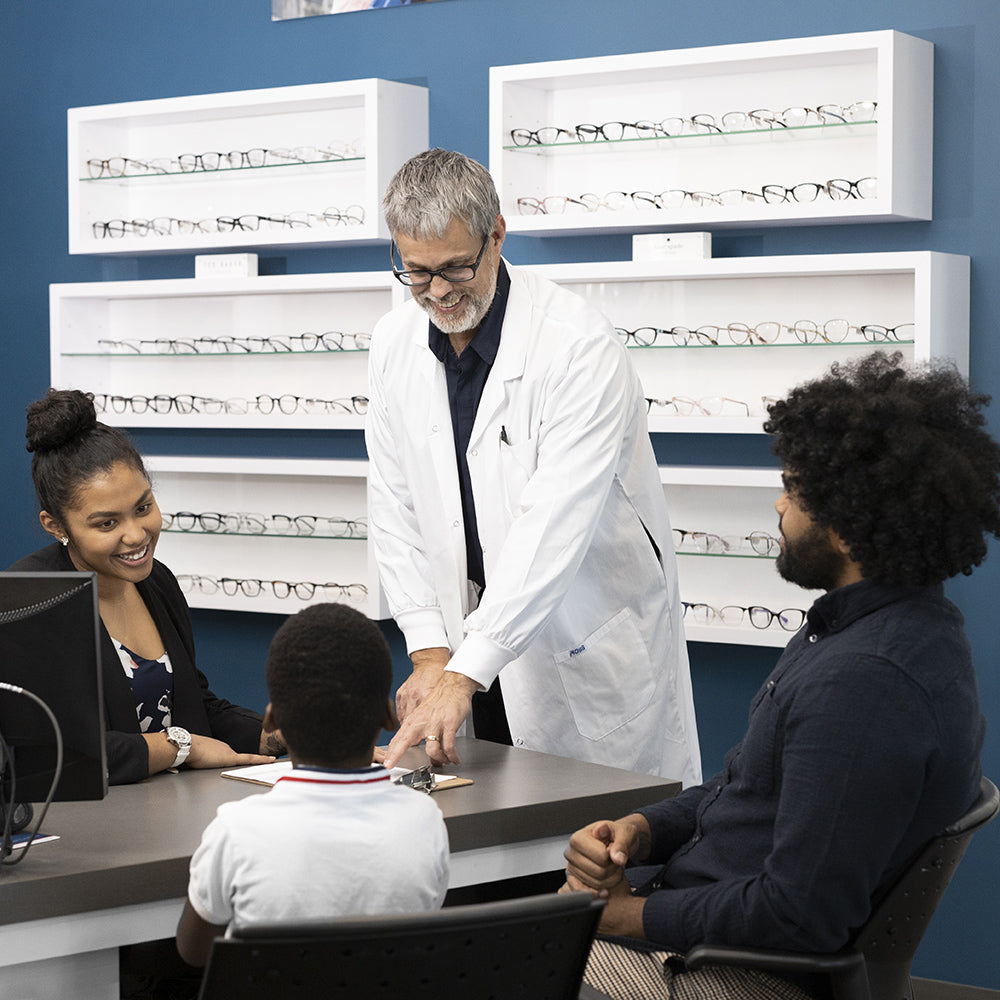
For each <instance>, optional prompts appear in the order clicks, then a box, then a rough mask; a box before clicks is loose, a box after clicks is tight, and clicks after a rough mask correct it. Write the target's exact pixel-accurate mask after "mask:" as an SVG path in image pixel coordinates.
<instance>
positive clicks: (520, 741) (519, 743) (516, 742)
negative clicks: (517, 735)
mask: <svg viewBox="0 0 1000 1000" xmlns="http://www.w3.org/2000/svg"><path fill="white" fill-rule="evenodd" d="M514 746H516V747H523V746H524V740H514Z"/></svg>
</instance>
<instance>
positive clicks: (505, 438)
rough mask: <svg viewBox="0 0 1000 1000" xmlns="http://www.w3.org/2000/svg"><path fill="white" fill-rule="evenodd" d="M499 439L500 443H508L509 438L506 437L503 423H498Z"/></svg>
mask: <svg viewBox="0 0 1000 1000" xmlns="http://www.w3.org/2000/svg"><path fill="white" fill-rule="evenodd" d="M500 441H501V443H502V444H510V440H509V439H508V437H507V428H506V427H504V425H503V424H501V425H500Z"/></svg>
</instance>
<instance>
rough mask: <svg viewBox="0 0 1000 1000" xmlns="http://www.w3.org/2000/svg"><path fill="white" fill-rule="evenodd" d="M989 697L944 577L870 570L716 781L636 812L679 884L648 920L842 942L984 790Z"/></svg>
mask: <svg viewBox="0 0 1000 1000" xmlns="http://www.w3.org/2000/svg"><path fill="white" fill-rule="evenodd" d="M984 729H985V721H984V719H983V717H982V715H981V713H980V709H979V699H978V692H977V685H976V678H975V674H974V672H973V668H972V659H971V652H970V648H969V644H968V641H967V639H966V637H965V632H964V628H963V619H962V615H961V613H960V612H959V610H958V609H957V608H956V607H955V606H954V605H953V604H952V603H951V602H950V601H948V600H947V599H946V598H945V597H944V591H943V588H942V587H941V586H940V585H938V586H933V587H926V588H925V587H909V588H900V587H893V586H888V585H881V584H876V583H872V582H869V581H862V582H860V583H856V584H852V585H851V586H848V587H842V588H839V589H837V590H833V591H830V592H829V593H828V594H825V595H824V596H823V597H821V598H819V600H817V601H816V602H815V604H814V605H813V606H812V608H811V609H810V611H809V615H808V617H807V620H806V624H805V625H804V626H803V628H802V629H801V630H800V631H799V632H798V633H796V635H795V636H793V637H792V640H791V642H789V644H788V646H787V648H786V649H785V651H784V653H783V654H782V655H781V658H780V659H779V660H778V663H777V665H776V666H775V668H774V670H773V671H772V673H771V675H770V677H769V678H768V679H767V681H766V682H765V684H764V686H763V687H762V688H761V689H760V691H759V692H758V693H757V695H756V697H755V698H754V700H753V702H752V704H751V708H750V721H749V725H748V728H747V731H746V735H745V737H744V738H743V741H742V742H741V743H740V744H739V745H738V746H736V747H735V748H734V749H733V750H731V751H730V752H729V754H728V755H727V756H726V761H725V767H724V769H723V770H722V771H721V772H720V773H719V774H717V775H716V776H715V777H714V778H712V779H711V780H710V781H707V782H705V783H704V784H703V785H700V786H697V787H695V788H689V789H687V790H686V791H684V792H682V793H681V794H680V795H679V796H677V797H676V798H674V799H666V800H664V801H663V802H661V803H658V804H657V805H653V806H649V807H647V808H644V809H640V810H638V811H639V812H641V813H642V814H643V815H644V816H645V817H646V819H647V820H648V822H649V824H650V828H651V831H652V851H651V857H650V861H651V862H654V863H657V864H664V863H665V865H666V867H665V869H664V871H663V880H664V882H663V884H664V888H663V889H662V890H661V891H656V892H654V893H653V894H652V895H651V896H650V897H649V899H647V901H646V904H645V909H644V911H643V925H644V931H645V934H646V936H647V937H648V938H649V939H650V940H653V941H656V942H659V943H661V944H663V945H665V946H668V947H669V948H672V949H675V950H677V951H680V952H684V951H687V950H688V949H689V948H690V947H691V946H692V945H694V944H696V943H697V942H700V941H706V942H712V943H725V944H731V945H749V946H756V947H765V948H787V949H792V950H804V951H819V952H830V951H835V950H837V949H838V948H840V947H841V946H842V945H843V944H844V943H845V942H846V940H847V937H848V934H849V931H850V929H852V928H854V927H857V926H859V925H860V924H861V923H862V922H863V921H864V920H865V919H866V918H867V916H868V911H869V903H870V900H871V898H872V896H873V895H874V893H875V891H876V889H877V888H878V887H879V886H881V885H883V884H884V883H885V882H886V881H888V879H889V878H891V877H892V875H893V874H894V873H895V871H896V870H897V869H898V868H900V867H901V866H902V865H903V863H904V862H905V861H906V860H907V859H908V858H909V857H910V856H911V855H912V854H913V853H914V852H915V851H916V850H917V849H918V848H919V847H921V846H922V845H923V844H924V843H925V842H926V841H927V840H929V839H930V838H931V837H932V836H933V835H934V834H935V833H937V832H938V831H939V830H941V829H942V828H944V827H945V826H947V825H948V824H949V823H951V822H953V821H954V820H956V819H957V818H958V817H959V816H960V815H962V814H963V813H964V812H965V811H966V810H967V809H968V808H969V806H970V805H971V804H972V802H973V801H975V799H976V796H977V795H978V791H979V779H980V767H979V753H980V748H981V746H982V742H983V734H984Z"/></svg>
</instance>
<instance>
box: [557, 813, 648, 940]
mask: <svg viewBox="0 0 1000 1000" xmlns="http://www.w3.org/2000/svg"><path fill="white" fill-rule="evenodd" d="M649 848H650V832H649V824H648V823H647V822H646V819H645V817H644V816H640V815H638V814H635V813H633V814H632V815H630V816H626V817H625V818H624V819H619V820H615V821H612V820H598V822H596V823H591V824H590V826H585V827H584V828H583V829H582V830H577V832H576V833H574V834H573V836H572V837H570V840H569V847H568V848H567V849H566V852H565V855H564V856H565V858H566V884H565V885H564V886H563V888H562V889H561V890H560V892H571V891H574V890H584V891H588V892H590V893H591V895H593V896H596V897H597V898H598V899H605V900H607V905H606V906H605V907H604V909H603V910H602V911H601V922H600V925H599V926H598V930H599V931H600V932H601V933H602V934H611V935H616V936H625V937H634V938H640V939H641V938H644V937H645V936H646V934H645V931H644V930H643V926H642V911H643V907H644V906H645V905H646V901H645V899H643V898H642V897H637V896H633V895H632V889H631V887H630V886H629V883H628V879H626V878H625V865H626V864H627V863H628V862H629V861H630V860H634V861H645V860H646V859H647V858H648V857H649Z"/></svg>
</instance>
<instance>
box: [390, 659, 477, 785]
mask: <svg viewBox="0 0 1000 1000" xmlns="http://www.w3.org/2000/svg"><path fill="white" fill-rule="evenodd" d="M478 690H480V685H479V684H478V683H477V682H476V681H474V680H473V679H472V678H471V677H466V676H465V674H459V673H456V672H455V671H452V670H447V671H442V673H441V676H440V678H439V679H438V682H437V684H436V685H435V686H434V688H433V690H432V691H431V692H430V694H429V695H428V696H427V697H426V698H424V699H422V700H421V702H420V704H419V705H418V706H417V707H416V708H414V709H412V710H411V711H410V712H409V713H407V716H406V718H405V719H404V720H403V723H402V725H401V726H400V727H399V732H398V733H396V735H395V736H394V737H393V738H392V742H391V743H390V744H389V748H388V750H387V751H386V754H385V759H384V761H383V764H384V765H385V766H386V767H395V765H396V761H397V760H399V758H400V756H402V754H403V752H404V751H405V750H408V749H409V748H410V747H412V746H416V745H417V744H418V743H419V742H420V741H421V740H425V741H426V743H425V749H426V750H427V756H428V757H429V758H430V761H431V763H432V764H446V763H451V764H459V763H461V762H460V761H459V759H458V754H457V753H456V751H455V733H456V732H457V731H458V727H459V726H460V725H461V724H462V722H463V721H464V719H465V717H466V716H467V715H468V714H469V708H470V707H471V705H472V695H473V694H474V693H475V692H476V691H478Z"/></svg>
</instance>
